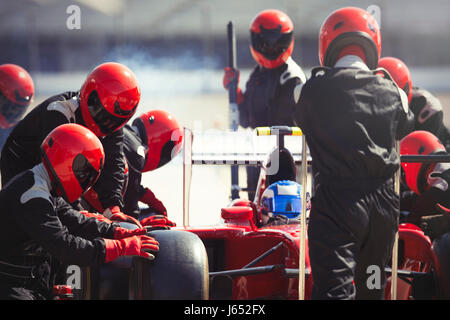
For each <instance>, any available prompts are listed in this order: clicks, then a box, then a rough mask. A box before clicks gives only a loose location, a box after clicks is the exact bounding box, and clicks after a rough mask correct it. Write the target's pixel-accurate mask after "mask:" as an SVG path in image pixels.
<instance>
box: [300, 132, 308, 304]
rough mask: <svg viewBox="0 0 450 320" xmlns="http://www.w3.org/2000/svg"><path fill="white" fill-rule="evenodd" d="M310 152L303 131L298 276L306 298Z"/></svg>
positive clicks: (301, 296) (302, 298) (302, 294)
mask: <svg viewBox="0 0 450 320" xmlns="http://www.w3.org/2000/svg"><path fill="white" fill-rule="evenodd" d="M307 168H308V154H307V145H306V138H305V135H303V133H302V167H301V170H302V179H301V180H302V212H301V215H300V254H299V262H298V265H299V268H298V270H299V277H298V299H299V300H305V255H306V186H307V181H308V180H307V177H308V172H307Z"/></svg>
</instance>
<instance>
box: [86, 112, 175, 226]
mask: <svg viewBox="0 0 450 320" xmlns="http://www.w3.org/2000/svg"><path fill="white" fill-rule="evenodd" d="M123 132H124V152H125V157H126V160H127V163H128V183H127V188H126V191H125V195H124V203H125V206H124V208H123V212H124V213H125V214H126V215H128V216H130V217H133V218H135V219H138V218H143V216H141V210H140V208H139V202H142V203H145V204H147V205H148V206H149V209H150V210H151V211H152V212H153V213H156V215H154V216H151V217H148V218H144V219H143V220H141V224H142V225H143V226H149V225H155V224H158V225H167V226H175V223H174V222H172V221H170V220H169V219H168V218H167V209H166V207H165V206H164V204H163V203H162V202H161V201H160V200H159V199H158V198H157V197H156V196H155V194H154V193H153V192H152V191H151V190H150V189H149V188H148V187H144V186H143V185H142V174H143V173H144V172H149V171H153V170H156V169H158V168H161V167H162V166H164V165H165V164H166V163H168V162H169V161H171V160H172V159H173V158H174V157H175V156H176V155H177V154H178V153H179V152H180V151H181V147H182V142H183V132H182V130H181V127H180V125H179V124H178V121H177V120H176V119H175V117H174V116H172V115H171V114H170V113H168V112H166V111H163V110H151V111H148V112H145V113H143V114H142V115H140V116H139V117H137V118H136V119H135V120H134V121H133V125H132V126H130V125H128V124H127V125H125V126H124V127H123ZM97 198H98V196H97V195H96V193H95V191H94V190H93V189H90V190H88V191H87V192H86V193H85V194H84V195H83V197H82V199H83V201H82V202H83V203H84V206H85V207H87V208H90V207H93V208H94V209H95V210H97V211H99V212H101V211H102V210H103V209H102V208H101V204H100V203H99V202H98V200H97ZM86 202H87V204H86Z"/></svg>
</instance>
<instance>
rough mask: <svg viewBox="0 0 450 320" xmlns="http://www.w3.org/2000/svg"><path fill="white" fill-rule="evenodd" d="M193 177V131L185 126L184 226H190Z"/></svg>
mask: <svg viewBox="0 0 450 320" xmlns="http://www.w3.org/2000/svg"><path fill="white" fill-rule="evenodd" d="M191 178H192V131H191V130H190V129H188V128H184V138H183V226H184V227H188V226H189V200H190V194H191V192H190V191H191Z"/></svg>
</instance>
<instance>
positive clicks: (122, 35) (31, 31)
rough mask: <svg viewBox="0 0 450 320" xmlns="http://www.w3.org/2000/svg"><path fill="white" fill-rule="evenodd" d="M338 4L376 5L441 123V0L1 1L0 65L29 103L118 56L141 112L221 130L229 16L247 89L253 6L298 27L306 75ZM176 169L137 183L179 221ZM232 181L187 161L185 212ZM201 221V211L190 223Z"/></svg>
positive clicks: (445, 52) (445, 55)
mask: <svg viewBox="0 0 450 320" xmlns="http://www.w3.org/2000/svg"><path fill="white" fill-rule="evenodd" d="M344 6H358V7H361V8H364V9H368V8H371V10H375V11H373V12H374V13H376V14H378V15H379V17H378V18H379V22H380V25H381V31H382V43H383V50H382V56H394V57H397V58H400V59H402V60H403V61H404V62H405V63H406V64H407V65H408V67H409V68H410V70H411V73H412V78H413V85H417V86H421V87H424V88H425V89H428V90H429V91H431V92H432V93H434V94H435V95H437V96H438V98H440V99H441V102H442V104H443V106H444V110H445V111H444V116H445V121H446V123H447V125H448V124H449V123H450V116H449V114H450V110H448V108H450V81H449V80H450V54H449V52H450V36H449V31H448V30H450V18H449V16H448V12H450V1H448V0H429V1H423V0H409V1H400V0H390V1H388V0H379V1H376V0H370V1H346V0H322V1H318V0H251V1H250V0H247V1H242V0H241V1H237V0H227V1H219V0H167V1H160V0H158V1H156V0H146V1H144V0H96V1H89V0H71V1H68V0H14V1H1V2H0V46H1V50H0V64H1V63H15V64H18V65H21V66H22V67H24V68H25V69H26V70H28V71H29V72H30V74H31V76H32V77H33V80H34V82H35V85H36V98H35V101H34V105H36V104H37V103H39V102H41V101H42V100H43V99H45V98H47V97H49V96H51V95H53V94H57V93H61V92H63V91H67V90H78V89H79V88H80V86H81V84H82V82H83V80H84V78H85V76H86V75H87V73H88V72H89V71H90V70H92V69H93V68H94V67H95V66H97V65H98V64H100V63H102V62H105V61H118V62H122V63H124V64H126V65H127V66H128V67H130V68H131V69H132V70H133V71H134V72H135V74H136V76H137V77H138V80H139V81H140V84H141V87H142V99H141V104H140V107H139V108H140V109H139V110H138V114H139V113H140V112H145V111H147V110H149V109H157V108H162V109H165V110H167V111H169V112H171V113H172V114H173V115H174V116H175V117H176V118H177V119H178V120H179V121H180V123H181V124H182V125H184V126H186V127H188V128H192V129H193V130H194V131H195V130H197V131H199V130H201V131H205V130H226V129H227V126H228V95H227V93H226V91H225V90H224V89H223V87H222V75H223V72H222V71H223V68H224V67H225V65H226V61H227V42H226V25H227V23H228V22H229V21H233V23H234V25H235V30H236V37H237V64H238V68H239V69H240V70H241V87H244V86H245V81H246V78H247V76H248V74H249V72H250V71H251V69H252V68H253V67H254V65H255V63H254V61H253V59H252V57H251V54H250V51H249V44H250V37H249V26H250V23H251V20H252V19H253V18H254V17H255V16H256V15H257V14H258V13H259V12H260V11H262V10H264V9H270V8H272V9H279V10H282V11H284V12H286V13H287V14H288V15H289V16H290V17H291V19H292V20H293V22H294V26H295V30H294V32H295V48H294V52H293V55H292V57H293V59H294V60H295V61H296V62H297V63H298V64H299V65H300V66H302V67H303V68H304V69H305V71H306V73H307V76H309V70H310V68H311V67H313V66H315V65H318V56H317V38H318V30H319V28H320V25H321V23H322V22H323V20H324V19H325V18H326V17H327V15H328V14H329V13H331V12H332V11H333V10H335V9H338V8H340V7H344ZM377 10H378V11H377ZM447 110H448V111H447ZM181 173H182V161H180V159H179V158H178V159H174V161H172V162H171V163H169V164H168V165H166V166H165V167H163V168H161V169H159V170H157V171H155V172H151V173H148V174H145V176H144V180H145V181H144V183H146V184H147V185H148V186H150V187H151V188H152V189H153V191H154V192H155V194H156V195H157V196H158V197H159V198H161V200H162V201H163V202H164V203H165V204H166V206H167V207H168V210H169V216H172V217H174V219H175V220H176V221H177V223H180V208H181V204H182V195H181V193H180V192H182V185H181V182H180V179H181ZM229 180H230V177H229V168H224V167H221V168H218V167H214V168H211V167H210V166H204V167H200V166H194V168H193V176H192V198H191V211H192V213H193V214H195V212H199V211H202V212H206V211H208V215H209V216H210V217H211V221H213V220H214V221H215V220H217V218H218V217H219V214H220V208H221V207H223V206H226V204H227V203H228V201H229V198H228V197H229V190H230V181H229ZM206 181H207V182H206ZM242 181H245V178H242ZM191 220H192V219H191ZM207 221H209V220H208V219H206V218H205V216H204V215H202V216H201V218H199V219H198V220H195V219H194V220H192V223H194V224H198V223H207Z"/></svg>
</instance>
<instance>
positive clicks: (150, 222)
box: [141, 215, 176, 227]
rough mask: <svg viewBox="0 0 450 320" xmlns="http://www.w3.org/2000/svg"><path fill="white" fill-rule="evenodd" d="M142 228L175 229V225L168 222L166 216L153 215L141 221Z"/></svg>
mask: <svg viewBox="0 0 450 320" xmlns="http://www.w3.org/2000/svg"><path fill="white" fill-rule="evenodd" d="M141 224H142V225H143V226H151V227H176V223H175V222H172V221H170V220H169V219H168V218H167V217H166V216H163V215H154V216H150V217H148V218H144V219H142V220H141Z"/></svg>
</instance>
